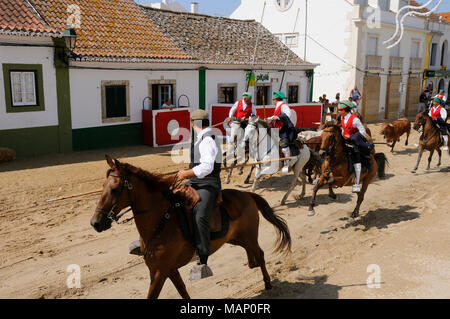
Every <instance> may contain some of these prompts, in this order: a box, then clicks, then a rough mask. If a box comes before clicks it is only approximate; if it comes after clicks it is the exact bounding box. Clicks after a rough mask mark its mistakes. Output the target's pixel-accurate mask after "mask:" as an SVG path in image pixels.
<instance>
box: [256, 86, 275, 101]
mask: <svg viewBox="0 0 450 319" xmlns="http://www.w3.org/2000/svg"><path fill="white" fill-rule="evenodd" d="M271 95H272V86H271V85H270V84H260V85H257V86H256V105H270V104H272V98H271Z"/></svg>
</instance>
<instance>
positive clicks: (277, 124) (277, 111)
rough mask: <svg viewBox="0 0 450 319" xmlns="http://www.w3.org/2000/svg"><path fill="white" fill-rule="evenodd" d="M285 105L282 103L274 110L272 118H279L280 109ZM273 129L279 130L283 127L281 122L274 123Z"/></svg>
mask: <svg viewBox="0 0 450 319" xmlns="http://www.w3.org/2000/svg"><path fill="white" fill-rule="evenodd" d="M283 105H285V104H284V103H281V104H280V105H279V106H278V107H277V108H276V109H275V112H274V113H273V115H274V116H280V115H281V107H282V106H283ZM274 127H275V128H277V129H279V130H280V129H281V128H282V127H283V122H282V121H280V120H277V121H275V124H274Z"/></svg>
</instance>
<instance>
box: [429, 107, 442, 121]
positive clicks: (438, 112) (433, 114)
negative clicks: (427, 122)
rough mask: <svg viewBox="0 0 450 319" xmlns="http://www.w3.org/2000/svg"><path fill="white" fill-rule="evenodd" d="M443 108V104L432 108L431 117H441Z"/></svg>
mask: <svg viewBox="0 0 450 319" xmlns="http://www.w3.org/2000/svg"><path fill="white" fill-rule="evenodd" d="M441 109H442V106H441V105H439V107H438V108H437V109H434V108H431V118H433V119H437V118H439V117H441Z"/></svg>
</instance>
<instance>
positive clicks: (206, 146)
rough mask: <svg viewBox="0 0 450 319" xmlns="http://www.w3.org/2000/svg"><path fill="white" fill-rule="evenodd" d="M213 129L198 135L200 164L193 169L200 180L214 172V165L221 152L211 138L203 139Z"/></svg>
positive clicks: (205, 130) (207, 129)
mask: <svg viewBox="0 0 450 319" xmlns="http://www.w3.org/2000/svg"><path fill="white" fill-rule="evenodd" d="M210 131H211V128H210V127H207V128H205V129H204V130H202V131H201V132H200V134H198V135H197V141H196V142H195V145H197V144H198V143H200V145H199V150H200V164H199V165H197V166H194V167H193V168H192V169H193V171H194V174H195V176H197V177H198V178H203V177H205V176H207V175H209V174H211V172H212V171H213V170H214V163H215V162H216V156H217V153H218V151H219V149H218V147H217V144H216V142H215V141H214V140H213V138H212V137H211V136H206V137H205V138H203V139H202V137H203V135H204V134H205V133H207V132H210Z"/></svg>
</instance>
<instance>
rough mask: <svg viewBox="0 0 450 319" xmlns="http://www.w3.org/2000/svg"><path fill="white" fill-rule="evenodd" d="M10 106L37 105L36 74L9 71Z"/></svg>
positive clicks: (32, 72)
mask: <svg viewBox="0 0 450 319" xmlns="http://www.w3.org/2000/svg"><path fill="white" fill-rule="evenodd" d="M10 79H11V96H12V106H33V105H37V104H38V103H37V90H36V72H34V71H29V72H28V71H10Z"/></svg>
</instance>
